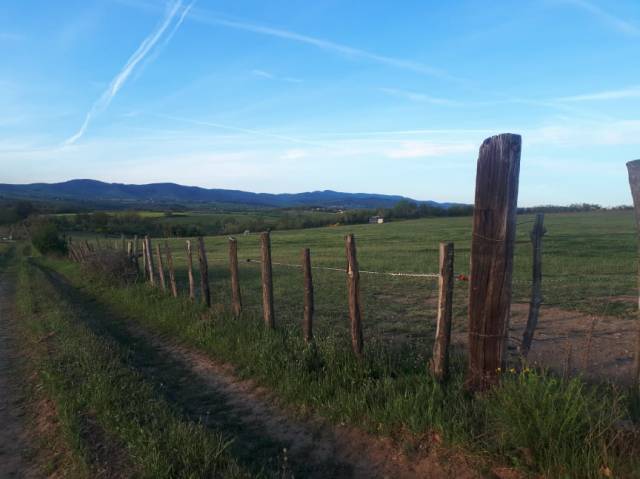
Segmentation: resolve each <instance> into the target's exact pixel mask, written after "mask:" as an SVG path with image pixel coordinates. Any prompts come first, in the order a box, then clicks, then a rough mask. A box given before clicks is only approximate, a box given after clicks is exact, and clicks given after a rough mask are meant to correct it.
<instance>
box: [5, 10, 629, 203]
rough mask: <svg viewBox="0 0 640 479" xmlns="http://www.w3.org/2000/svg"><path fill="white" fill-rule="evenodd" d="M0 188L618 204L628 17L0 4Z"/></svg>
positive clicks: (624, 155) (623, 185)
mask: <svg viewBox="0 0 640 479" xmlns="http://www.w3.org/2000/svg"><path fill="white" fill-rule="evenodd" d="M0 58H2V61H0V172H1V174H0V182H8V183H28V182H36V181H47V182H52V181H63V180H67V179H71V178H95V179H100V180H105V181H113V182H126V183H148V182H157V181H172V182H177V183H182V184H189V185H198V186H205V187H219V188H233V189H243V190H249V191H259V192H300V191H309V190H318V189H334V190H340V191H351V192H376V193H390V194H403V195H407V196H411V197H413V198H416V199H434V200H440V201H464V202H471V201H472V200H473V194H474V180H475V163H476V159H477V151H478V147H479V145H480V143H481V142H482V140H483V139H484V138H486V137H488V136H491V135H493V134H496V133H502V132H512V133H519V134H521V135H522V136H523V153H522V160H521V176H520V198H519V204H520V205H535V204H548V203H556V204H566V203H571V202H583V201H585V202H597V203H601V204H604V205H617V204H630V203H631V198H630V194H629V191H628V185H627V178H626V168H625V162H626V161H629V160H632V159H637V158H640V2H639V1H638V0H628V1H602V0H537V1H527V0H522V1H517V2H515V1H504V2H501V1H484V2H483V1H459V2H440V1H427V0H420V1H418V0H416V1H413V0H404V1H402V2H392V1H389V0H388V1H377V0H368V1H364V0H362V1H346V0H342V1H338V0H330V1H329V0H327V1H322V0H318V1H314V2H311V1H303V0H298V1H284V0H282V1H280V0H271V1H264V0H252V1H248V0H232V1H231V0H229V1H213V0H199V1H196V2H195V3H192V2H191V0H182V1H179V0H178V1H174V0H170V1H152V0H94V1H92V0H77V1H73V0H65V1H62V0H60V1H55V2H54V1H50V0H41V1H36V0H3V1H2V2H1V3H0Z"/></svg>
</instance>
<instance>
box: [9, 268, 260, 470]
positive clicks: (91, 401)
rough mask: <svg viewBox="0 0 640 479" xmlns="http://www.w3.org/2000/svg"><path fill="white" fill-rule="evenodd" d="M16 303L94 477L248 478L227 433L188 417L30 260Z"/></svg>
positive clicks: (72, 439)
mask: <svg viewBox="0 0 640 479" xmlns="http://www.w3.org/2000/svg"><path fill="white" fill-rule="evenodd" d="M17 286H18V290H17V306H18V312H19V317H20V320H21V321H20V323H21V325H22V328H23V330H24V331H23V332H24V335H25V338H26V339H25V341H27V342H28V343H27V344H29V347H30V348H32V354H31V366H32V367H33V368H34V369H35V370H36V371H37V372H38V375H39V377H40V379H41V381H42V384H43V386H44V389H45V393H46V395H47V396H48V397H50V398H51V399H52V400H53V402H54V403H55V407H56V411H57V414H58V419H59V422H60V428H61V430H62V432H63V434H64V439H65V442H66V443H67V444H68V445H69V447H70V449H71V450H72V452H73V454H74V456H75V457H76V458H77V459H78V463H79V464H80V465H81V466H80V467H78V468H77V474H78V475H80V476H85V477H96V475H101V474H104V473H105V471H108V472H107V475H112V476H113V475H115V476H117V477H153V478H159V477H184V478H187V477H246V476H248V474H246V473H245V472H244V471H243V470H242V468H241V467H240V466H239V465H238V464H237V463H236V461H235V460H234V458H233V457H231V455H230V454H229V453H228V451H227V445H228V440H227V439H226V438H225V437H223V435H222V434H220V433H216V432H212V431H211V430H207V429H205V428H204V427H202V426H201V425H199V424H197V423H194V422H191V421H188V420H185V419H183V418H182V417H180V416H179V415H178V413H177V412H175V411H174V410H173V409H172V408H171V407H170V405H169V404H167V403H166V402H165V401H164V400H162V399H160V398H159V397H157V395H156V394H155V392H154V389H153V387H152V386H151V385H150V384H148V383H147V382H145V380H144V378H143V377H142V376H141V375H140V374H139V373H138V372H136V371H135V370H133V369H132V368H131V367H129V365H128V363H127V355H128V352H127V351H126V350H124V349H123V348H122V347H120V346H118V345H117V344H115V343H114V342H113V341H110V340H109V339H108V338H104V337H99V336H96V335H95V334H94V333H93V332H92V330H91V329H90V328H89V327H88V326H87V325H86V324H84V323H83V322H82V321H81V320H80V319H79V318H78V317H77V313H76V310H75V308H74V307H73V305H71V304H68V303H67V302H66V301H65V299H64V298H62V297H61V296H60V295H59V294H58V292H57V291H56V290H55V289H54V288H53V287H52V285H51V284H50V282H49V281H48V279H47V278H46V276H45V275H44V273H43V272H42V271H41V270H40V269H38V268H36V267H34V266H33V265H32V264H30V263H29V261H27V260H23V261H21V263H20V265H19V268H18V283H17Z"/></svg>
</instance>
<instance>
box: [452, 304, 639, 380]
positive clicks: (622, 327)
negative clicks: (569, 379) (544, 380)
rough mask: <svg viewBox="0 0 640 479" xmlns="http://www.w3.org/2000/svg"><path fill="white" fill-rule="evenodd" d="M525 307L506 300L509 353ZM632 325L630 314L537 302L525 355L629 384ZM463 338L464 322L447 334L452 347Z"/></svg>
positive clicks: (523, 321) (463, 346)
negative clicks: (596, 312)
mask: <svg viewBox="0 0 640 479" xmlns="http://www.w3.org/2000/svg"><path fill="white" fill-rule="evenodd" d="M634 300H635V301H637V299H635V298H634ZM528 313H529V305H528V304H525V303H514V304H512V305H511V321H510V324H509V337H510V338H511V342H510V347H511V348H512V353H513V354H514V359H515V356H516V355H517V354H516V349H515V348H516V347H517V345H518V344H519V341H520V340H521V339H522V332H523V331H524V328H525V325H526V322H527V316H528ZM638 327H640V325H639V324H638V321H637V320H635V319H627V318H619V317H615V316H596V315H589V314H585V313H583V312H580V311H572V310H568V309H561V308H557V307H553V306H545V305H544V303H543V305H542V308H541V310H540V319H539V322H538V327H537V329H536V332H535V336H534V339H533V343H532V346H531V352H530V353H529V361H530V362H531V363H532V364H534V365H539V366H544V367H548V368H551V369H552V370H554V371H556V372H557V373H565V372H569V373H570V374H572V375H576V374H580V375H584V376H585V377H587V378H589V379H592V380H594V381H605V382H614V383H617V384H621V385H630V384H631V383H632V379H633V355H634V348H635V341H636V337H637V328H638ZM467 340H468V337H467V332H466V327H462V328H460V329H459V330H457V331H455V332H454V333H453V335H452V344H453V345H454V346H455V347H457V348H458V349H461V350H464V349H466V345H467Z"/></svg>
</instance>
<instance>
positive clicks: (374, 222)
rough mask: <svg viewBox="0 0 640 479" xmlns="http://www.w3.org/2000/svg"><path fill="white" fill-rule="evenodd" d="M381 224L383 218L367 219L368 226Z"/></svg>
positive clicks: (371, 217)
mask: <svg viewBox="0 0 640 479" xmlns="http://www.w3.org/2000/svg"><path fill="white" fill-rule="evenodd" d="M382 223H384V218H383V217H382V216H370V217H369V224H372V225H374V224H377V225H381V224H382Z"/></svg>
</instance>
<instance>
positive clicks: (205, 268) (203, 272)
mask: <svg viewBox="0 0 640 479" xmlns="http://www.w3.org/2000/svg"><path fill="white" fill-rule="evenodd" d="M198 260H199V261H200V294H201V295H202V302H203V303H205V304H206V305H207V306H208V307H211V290H210V289H209V265H208V263H207V252H206V251H205V248H204V238H203V237H202V236H200V237H199V238H198Z"/></svg>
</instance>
